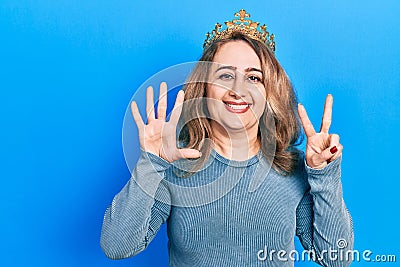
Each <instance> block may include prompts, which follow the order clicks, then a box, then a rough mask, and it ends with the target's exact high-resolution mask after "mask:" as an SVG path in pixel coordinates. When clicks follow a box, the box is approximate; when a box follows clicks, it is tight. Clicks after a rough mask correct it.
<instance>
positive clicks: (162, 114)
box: [157, 82, 167, 120]
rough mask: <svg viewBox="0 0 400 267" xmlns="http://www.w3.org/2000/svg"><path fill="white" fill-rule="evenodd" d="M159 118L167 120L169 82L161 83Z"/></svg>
mask: <svg viewBox="0 0 400 267" xmlns="http://www.w3.org/2000/svg"><path fill="white" fill-rule="evenodd" d="M157 111H158V112H157V113H158V116H157V118H158V119H161V120H165V118H166V116H167V84H166V83H165V82H162V83H161V84H160V96H159V98H158V110H157Z"/></svg>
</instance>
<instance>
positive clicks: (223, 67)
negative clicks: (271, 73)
mask: <svg viewBox="0 0 400 267" xmlns="http://www.w3.org/2000/svg"><path fill="white" fill-rule="evenodd" d="M223 69H228V70H237V68H236V67H234V66H222V67H219V68H218V69H216V71H215V72H217V71H219V70H223ZM244 71H245V72H250V71H257V72H260V73H262V71H261V70H260V69H257V68H252V67H249V68H247V69H245V70H244Z"/></svg>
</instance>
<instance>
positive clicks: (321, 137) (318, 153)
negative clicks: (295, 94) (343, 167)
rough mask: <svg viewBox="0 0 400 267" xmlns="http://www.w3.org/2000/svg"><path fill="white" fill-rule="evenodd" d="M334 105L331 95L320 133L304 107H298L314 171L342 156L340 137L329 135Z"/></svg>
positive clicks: (307, 150) (310, 162) (308, 161)
mask: <svg viewBox="0 0 400 267" xmlns="http://www.w3.org/2000/svg"><path fill="white" fill-rule="evenodd" d="M332 105H333V97H332V95H330V94H329V95H328V96H327V97H326V100H325V106H324V115H323V117H322V123H321V129H320V131H319V133H316V132H315V130H314V126H313V125H312V123H311V121H310V119H309V118H308V115H307V112H306V109H305V108H304V106H303V105H302V104H299V105H298V112H299V116H300V120H301V123H302V124H303V128H304V132H305V134H306V136H307V147H306V161H307V165H308V166H309V167H311V168H314V169H322V168H323V167H325V166H326V165H327V164H328V163H329V162H331V161H333V160H335V159H337V158H338V157H339V156H340V155H341V154H342V150H343V146H342V145H341V144H340V143H339V135H337V134H329V133H328V131H329V127H330V126H331V121H332Z"/></svg>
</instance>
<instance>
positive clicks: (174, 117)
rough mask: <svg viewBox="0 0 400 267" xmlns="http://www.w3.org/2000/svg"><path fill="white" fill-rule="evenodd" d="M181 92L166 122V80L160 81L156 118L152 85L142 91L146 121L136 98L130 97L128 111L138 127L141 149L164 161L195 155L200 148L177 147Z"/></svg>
mask: <svg viewBox="0 0 400 267" xmlns="http://www.w3.org/2000/svg"><path fill="white" fill-rule="evenodd" d="M184 94H185V93H184V91H182V90H180V91H179V93H178V95H177V97H176V101H175V105H174V108H173V110H172V113H171V116H170V119H169V121H168V122H167V121H166V117H167V114H166V113H167V84H166V83H165V82H162V83H161V84H160V96H159V101H158V109H157V118H156V117H155V112H154V98H153V95H154V93H153V87H151V86H149V87H148V88H147V91H146V113H147V116H148V122H147V124H145V123H144V122H143V119H142V117H141V115H140V113H139V109H138V107H137V104H136V102H135V101H132V103H131V110H132V115H133V118H134V120H135V122H136V125H137V127H138V130H139V142H140V147H141V149H143V150H144V151H147V152H150V153H153V154H155V155H157V156H159V157H161V158H163V159H165V160H166V161H168V162H173V161H175V160H178V159H181V158H198V157H200V156H201V153H200V151H198V150H196V149H188V148H182V149H178V147H177V143H176V127H177V124H178V121H179V117H180V115H181V112H182V104H183V100H184Z"/></svg>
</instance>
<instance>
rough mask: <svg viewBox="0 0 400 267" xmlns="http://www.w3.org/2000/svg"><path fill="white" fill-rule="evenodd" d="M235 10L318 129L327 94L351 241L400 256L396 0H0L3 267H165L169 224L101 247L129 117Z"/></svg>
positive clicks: (120, 180) (125, 174) (122, 173)
mask: <svg viewBox="0 0 400 267" xmlns="http://www.w3.org/2000/svg"><path fill="white" fill-rule="evenodd" d="M241 8H245V9H246V10H247V11H249V12H250V13H251V15H252V18H253V19H254V20H256V21H261V22H265V23H267V24H268V26H269V30H270V31H271V32H273V33H275V35H276V42H277V52H276V55H277V57H278V59H279V60H280V62H281V64H282V65H283V66H284V68H285V70H286V71H287V73H288V75H289V76H290V78H291V80H292V82H293V84H294V86H295V89H296V90H297V93H298V96H299V99H300V101H301V102H302V103H303V104H304V105H305V106H306V108H307V110H308V112H309V115H310V117H311V120H312V121H313V123H314V125H315V127H316V128H319V124H320V120H321V115H322V110H323V103H324V99H325V96H326V94H328V93H332V94H333V96H334V98H335V103H334V113H333V125H332V127H331V130H332V132H336V133H339V134H340V136H341V142H342V143H343V145H344V156H343V159H344V160H343V165H342V167H343V177H342V181H343V188H344V196H345V200H346V204H347V206H348V208H349V210H350V211H351V214H352V217H353V220H354V225H355V238H356V239H355V241H356V242H355V246H356V248H357V249H359V250H364V249H370V250H372V251H373V252H374V254H396V255H397V258H398V261H400V251H399V249H400V243H399V240H400V231H398V225H399V224H398V219H399V215H398V214H399V204H400V201H399V200H400V197H399V196H400V193H399V192H398V191H399V189H398V188H399V185H400V182H399V178H400V177H399V175H398V173H399V171H398V167H399V163H398V159H399V156H398V155H399V152H398V151H397V149H396V144H398V130H399V129H400V128H399V126H400V121H399V118H398V117H399V111H400V107H399V102H400V95H399V94H400V90H399V86H400V49H399V47H400V37H399V36H400V35H399V33H400V31H399V24H400V16H399V15H398V13H399V11H400V2H399V1H395V0H393V1H389V0H383V1H345V0H336V1H274V2H269V3H265V1H261V0H260V1H234V0H231V1H216V2H214V1H211V0H207V1H198V2H196V1H162V2H161V1H159V2H156V1H140V3H139V1H136V2H135V1H103V0H98V1H77V0H68V1H67V0H59V1H40V0H37V1H27V0H25V1H23V0H20V1H7V0H2V1H1V2H0V37H1V42H0V92H1V93H0V96H1V98H0V99H1V104H0V125H1V131H0V140H1V149H0V166H1V169H0V173H1V174H0V175H1V182H2V186H1V187H0V201H1V202H0V203H1V213H0V214H1V217H0V218H1V220H0V237H1V242H0V265H1V266H167V247H166V242H167V237H166V234H165V227H163V228H162V230H161V231H160V233H159V234H158V236H157V238H156V239H155V240H154V242H153V243H152V244H151V245H150V247H149V248H148V249H147V250H146V251H144V252H143V253H141V254H139V255H138V256H136V257H134V258H131V259H127V260H122V261H112V260H109V259H107V258H106V257H105V256H104V255H103V253H102V251H101V249H100V246H99V236H100V230H101V223H102V218H103V213H104V211H105V209H106V207H107V206H108V205H109V203H110V202H111V200H112V197H113V196H114V194H115V193H117V192H118V191H119V190H120V189H121V188H122V186H123V185H124V184H125V183H126V181H127V180H128V179H129V177H130V173H129V170H128V168H127V166H126V163H125V160H124V156H123V151H122V145H121V132H122V122H123V117H124V114H125V110H126V108H127V107H128V104H129V100H130V99H131V97H132V95H133V93H134V92H135V90H136V89H137V88H138V87H139V86H140V85H141V84H142V83H143V82H144V81H145V80H146V79H147V78H149V77H150V76H151V75H153V74H154V73H156V72H158V71H160V70H162V69H164V68H166V67H168V66H171V65H175V64H178V63H182V62H187V61H193V60H196V59H198V58H199V56H200V54H201V46H202V43H203V40H204V34H205V32H207V31H209V30H211V29H212V28H213V25H214V24H215V22H217V21H218V22H223V21H225V20H228V19H231V18H232V15H233V13H234V12H236V11H238V10H239V9H241ZM132 138H135V137H132ZM375 265H376V266H380V265H382V264H373V263H369V264H368V265H367V264H366V263H355V264H354V266H375ZM394 265H395V264H393V263H392V264H386V265H385V266H394ZM298 266H314V264H312V263H302V264H299V265H298Z"/></svg>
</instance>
